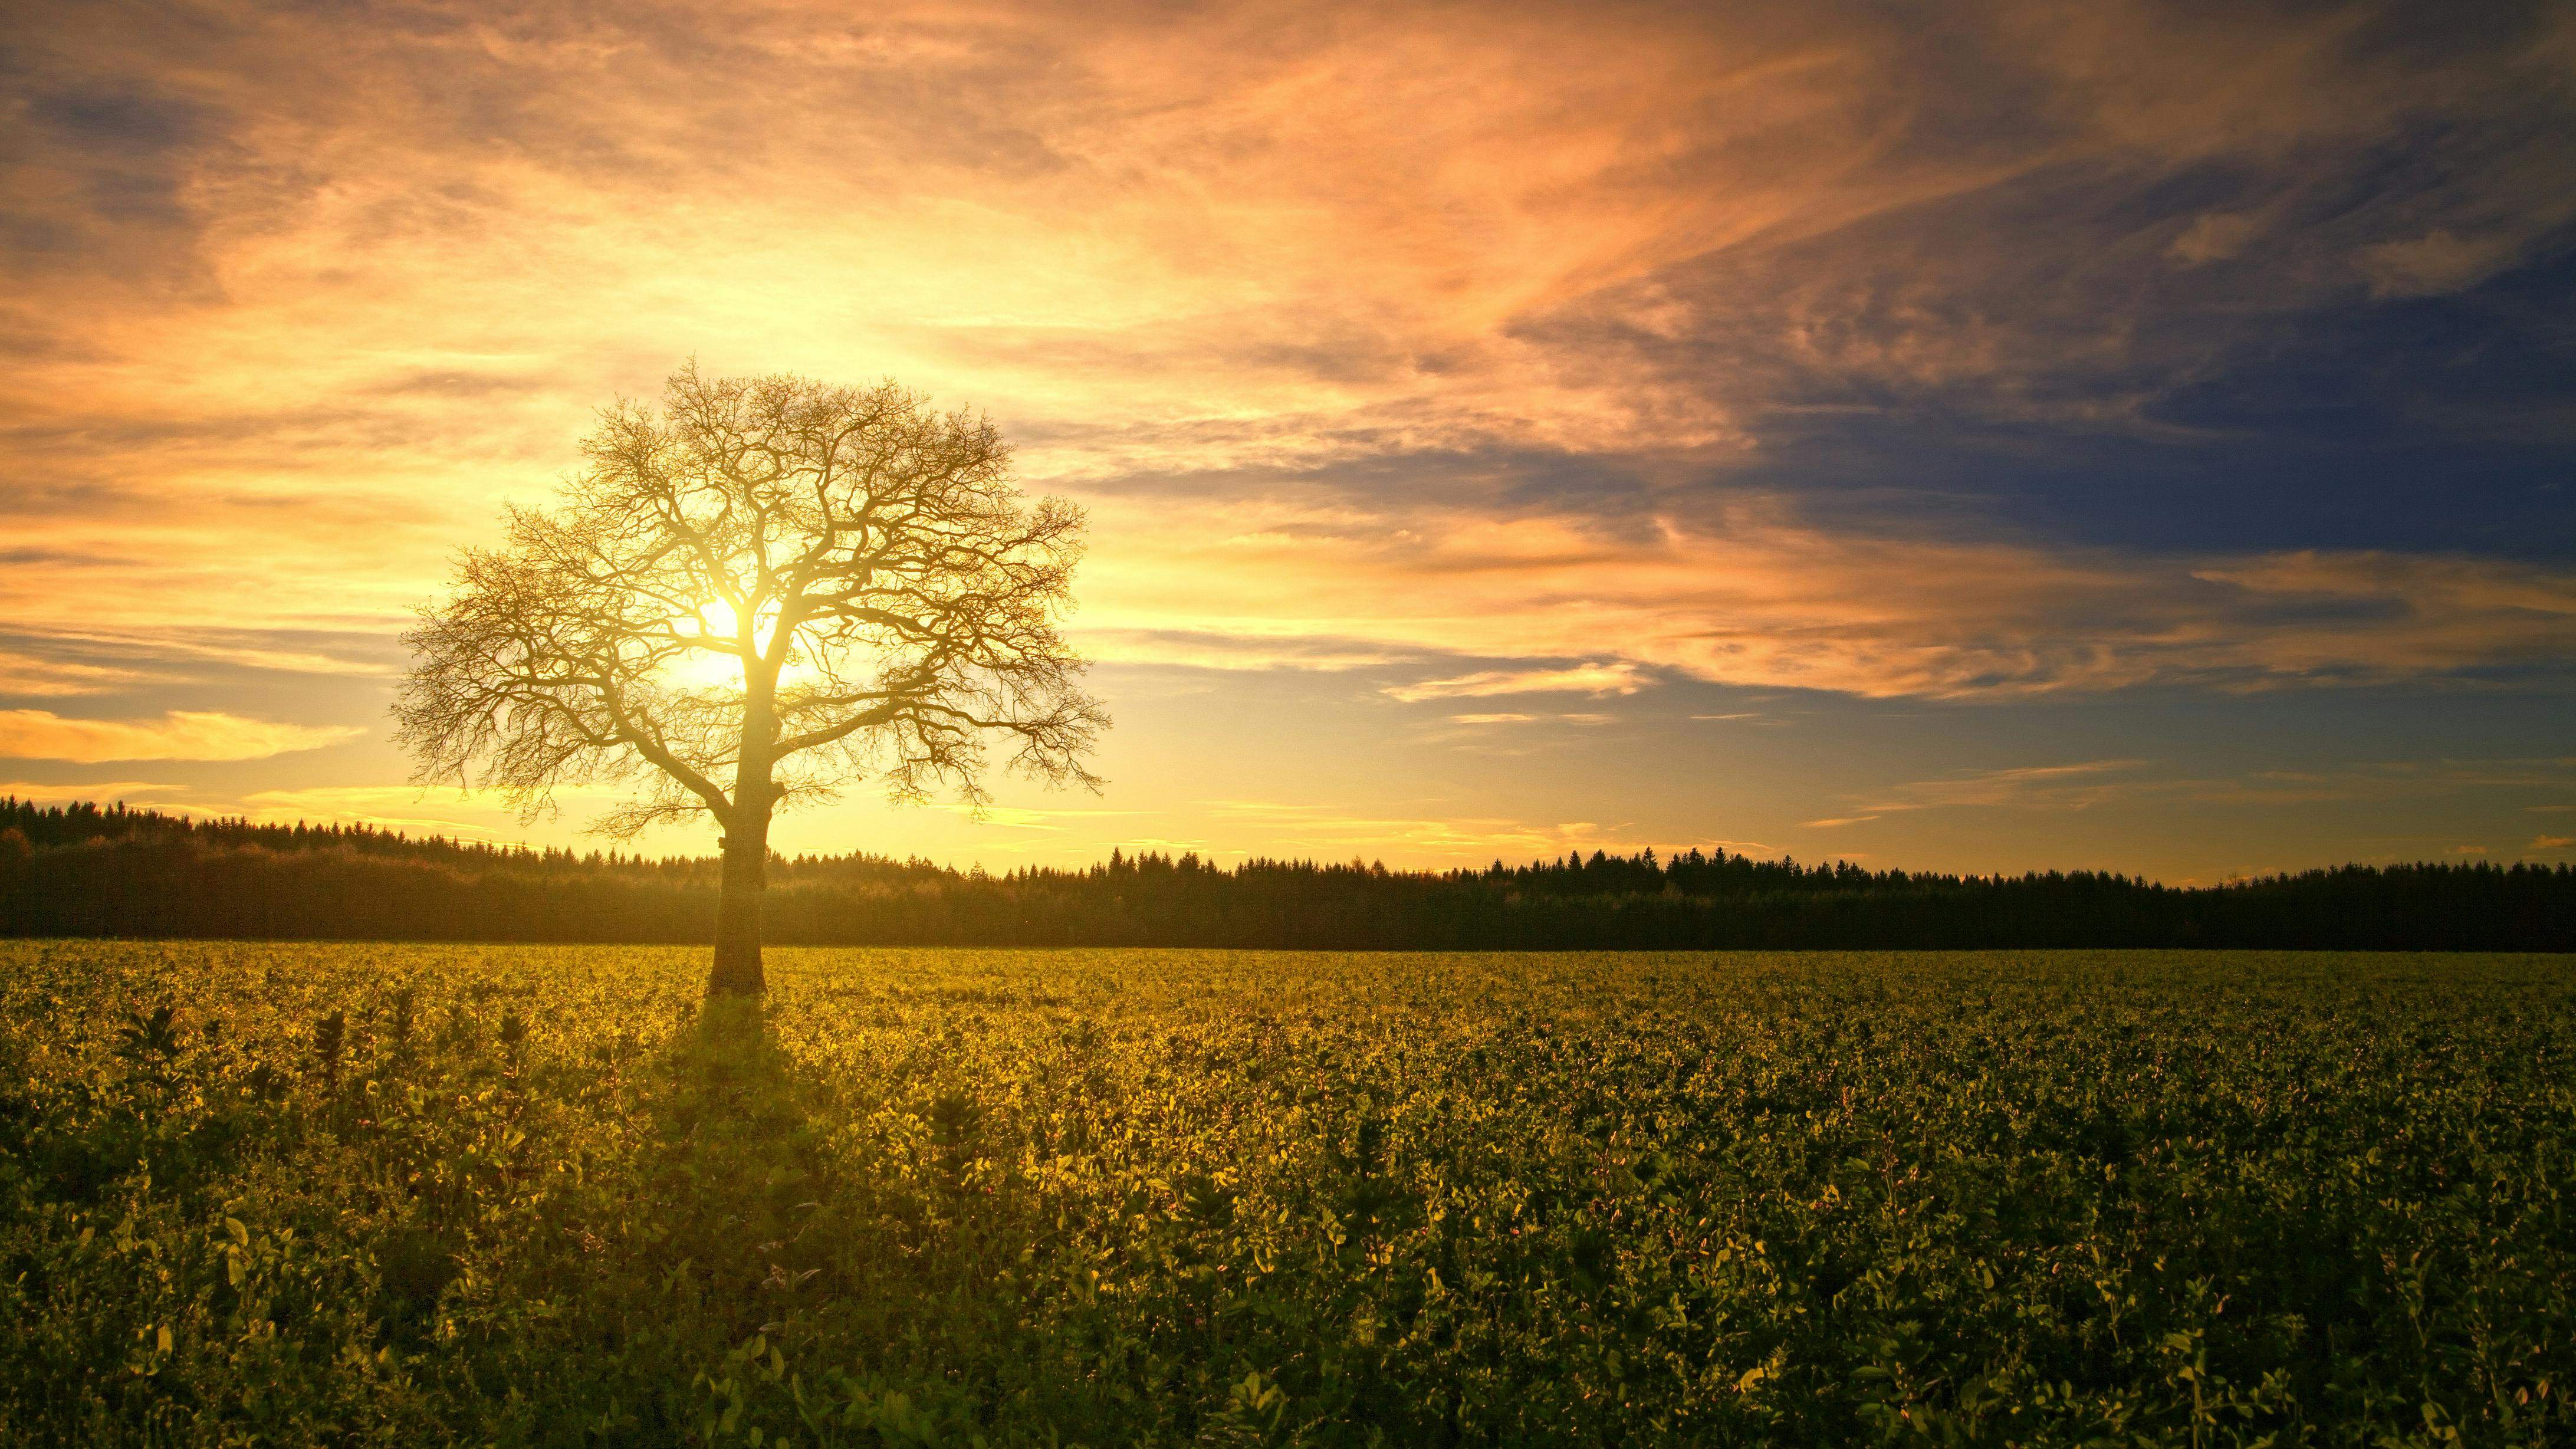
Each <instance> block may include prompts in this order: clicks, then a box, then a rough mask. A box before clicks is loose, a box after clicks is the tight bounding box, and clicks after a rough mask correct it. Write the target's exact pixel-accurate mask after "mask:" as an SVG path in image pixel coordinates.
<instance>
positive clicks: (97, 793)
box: [0, 780, 187, 809]
mask: <svg viewBox="0 0 2576 1449" xmlns="http://www.w3.org/2000/svg"><path fill="white" fill-rule="evenodd" d="M186 789H187V787H186V786H185V785H158V784H154V783H152V782H151V781H148V780H98V781H93V782H91V783H88V784H81V785H59V784H53V783H50V782H48V783H38V782H34V781H28V780H12V781H9V782H8V783H6V784H0V795H8V796H15V797H16V798H18V799H20V800H33V801H37V802H38V803H40V804H47V805H62V804H69V803H72V802H74V801H79V800H87V801H92V802H95V803H107V802H112V801H117V800H132V799H138V798H140V797H143V796H147V795H176V794H179V793H181V792H183V791H185V790H186ZM155 803H159V802H155ZM161 808H164V809H167V808H169V807H168V806H167V805H166V804H162V805H161Z"/></svg>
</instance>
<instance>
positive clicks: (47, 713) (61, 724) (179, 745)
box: [0, 709, 366, 765]
mask: <svg viewBox="0 0 2576 1449" xmlns="http://www.w3.org/2000/svg"><path fill="white" fill-rule="evenodd" d="M365 733H366V731H365V730H364V729H360V728H357V727H355V726H350V725H300V724H281V723H276V722H272V721H269V720H257V719H245V718H243V717H242V716H240V715H232V714H221V713H216V712H212V711H203V710H172V711H170V712H169V713H168V714H165V715H163V716H162V717H161V718H159V719H157V720H104V719H64V718H63V717H61V716H60V715H57V714H55V713H53V712H52V711H51V710H42V709H10V710H0V759H13V760H68V761H71V762H72V763H74V764H82V765H92V764H98V763H100V762H103V761H107V760H264V759H267V758H268V757H270V756H271V755H283V754H290V753H292V752H294V751H297V750H314V749H320V748H321V747H322V746H324V745H335V744H338V743H340V742H341V741H343V740H350V739H355V738H357V737H358V736H360V735H363V734H365Z"/></svg>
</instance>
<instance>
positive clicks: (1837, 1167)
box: [0, 942, 2576, 1446]
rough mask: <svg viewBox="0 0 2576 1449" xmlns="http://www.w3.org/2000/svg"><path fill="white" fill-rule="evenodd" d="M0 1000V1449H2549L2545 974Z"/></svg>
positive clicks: (599, 954) (25, 977) (1649, 971)
mask: <svg viewBox="0 0 2576 1449" xmlns="http://www.w3.org/2000/svg"><path fill="white" fill-rule="evenodd" d="M704 970H705V963H704V953H703V952H702V951H691V950H677V949H668V950H666V949H626V948H615V949H609V948H579V947H563V948H545V947H525V946H521V947H506V948H472V947H406V946H313V945H252V944H232V945H190V944H160V943H144V944H131V943H101V942H79V943H65V942H53V943H48V942H33V943H28V942H19V943H8V944H5V945H0V1442H9V1443H27V1444H49V1443H74V1442H82V1443H112V1442H154V1443H171V1442H176V1443H217V1442H237V1443H260V1444H302V1443H326V1442H327V1443H332V1444H356V1443H367V1442H382V1443H389V1444H406V1445H409V1444H430V1443H442V1442H472V1443H498V1444H519V1443H533V1444H565V1445H571V1444H587V1443H702V1444H710V1445H714V1444H724V1445H734V1444H743V1445H775V1444H780V1443H790V1444H834V1445H874V1444H880V1443H882V1444H892V1445H909V1444H976V1443H981V1444H986V1445H996V1446H998V1445H1006V1444H1011V1445H1039V1444H1044V1445H1063V1444H1071V1443H1077V1442H1078V1443H1084V1444H1089V1445H1094V1446H1109V1445H1127V1444H1162V1445H1182V1444H1284V1443H1313V1444H1343V1443H1351V1444H1358V1443H1385V1444H1436V1443H1495V1444H1505V1443H1512V1444H1557V1443H1564V1444H1578V1443H1604V1444H1607V1443H1626V1444H1642V1443H1662V1442H1671V1443H1744V1444H1753V1443H1777V1444H1817V1445H1824V1444H1850V1443H1865V1442H1885V1443H1907V1444H1913V1443H1921V1444H1935V1443H1939V1444H1947V1443H1964V1442H1979V1443H2010V1444H2104V1445H2112V1444H2117V1445H2146V1444H2174V1445H2193V1446H2203V1445H2229V1444H2261V1443H2270V1444H2276V1445H2291V1444H2350V1445H2395V1444H2441V1443H2470V1444H2532V1445H2538V1444H2550V1443H2566V1442H2571V1441H2576V1411H2571V1410H2570V1408H2569V1406H2568V1394H2569V1392H2570V1388H2571V1383H2570V1380H2571V1379H2576V1219H2572V1218H2571V1216H2570V1202H2569V1196H2570V1192H2571V1189H2576V961H2571V960H2570V959H2569V958H2565V957H2554V958H2553V957H2475V956H2450V957H2398V956H2333V955H2308V956H2297V955H2252V954H2204V955H2184V954H2173V955H2163V954H2154V953H2099V954H2082V953H2063V954H2012V955H1973V954H1966V955H1830V954H1809V955H1777V956H1755V955H1746V956H1723V957H1717V958H1714V959H1712V958H1711V957H1709V956H1707V955H1706V954H1704V953H1703V954H1694V955H1689V956H1678V955H1674V956H1649V955H1627V956H1614V955H1566V956H1402V955H1377V956H1370V955H1329V954H1310V955H1262V954H1253V953H1224V952H1181V951H1174V952H1085V951H1062V952H999V951H997V952H965V951H909V952H907V951H858V950H851V951H778V952H773V954H772V959H771V967H770V970H771V977H772V981H773V984H774V989H773V991H772V995H771V997H770V999H769V1001H768V1003H767V1005H766V1007H765V1008H764V1009H745V1010H738V1011H719V1012H712V1013H708V1014H705V1015H702V1014H701V1012H700V1007H699V999H698V990H699V985H700V982H701V980H702V979H703V973H704Z"/></svg>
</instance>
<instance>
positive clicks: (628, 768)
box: [394, 363, 1108, 993]
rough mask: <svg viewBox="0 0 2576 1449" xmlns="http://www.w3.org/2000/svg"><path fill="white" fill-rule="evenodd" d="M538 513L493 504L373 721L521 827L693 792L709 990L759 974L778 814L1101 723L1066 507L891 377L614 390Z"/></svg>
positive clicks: (741, 987) (1051, 766)
mask: <svg viewBox="0 0 2576 1449" xmlns="http://www.w3.org/2000/svg"><path fill="white" fill-rule="evenodd" d="M582 451H583V454H584V456H585V458H586V459H587V460H588V462H587V466H586V467H585V468H583V469H582V471H581V472H580V473H578V474H577V475H575V476H574V477H573V478H572V479H571V480H570V481H569V482H568V483H566V485H565V487H564V491H563V497H562V499H561V502H560V504H559V506H557V507H555V508H552V509H528V508H518V507H512V508H510V509H509V510H508V540H507V542H506V543H505V544H504V545H503V546H501V547H499V548H496V549H469V550H467V551H466V552H465V553H464V554H463V555H462V556H461V557H460V559H459V562H458V564H457V569H456V577H455V583H454V586H453V589H452V592H451V594H450V596H449V597H448V598H446V599H445V600H443V601H440V602H436V603H433V604H430V605H428V606H426V607H424V608H423V609H422V611H421V619H422V624H421V627H420V628H418V629H416V630H414V631H413V632H412V633H411V634H410V635H408V636H407V638H408V642H409V643H410V644H411V645H412V647H413V649H414V651H415V652H416V654H417V656H418V658H417V662H416V664H415V666H414V668H413V670H412V673H411V675H410V677H409V678H408V680H407V681H406V682H405V684H404V686H403V688H402V691H401V694H400V696H399V698H398V700H397V702H396V704H395V707H394V712H395V714H396V716H397V717H398V719H399V720H400V729H399V732H398V737H399V738H400V740H401V741H402V743H403V744H404V746H405V747H406V748H408V749H409V750H410V751H411V752H412V754H413V756H414V758H415V759H416V760H417V761H418V762H419V766H420V768H419V772H418V774H417V775H416V776H415V777H414V778H415V779H416V780H418V781H420V782H422V783H444V784H454V785H457V786H459V787H472V786H483V787H489V788H495V789H498V790H499V791H501V792H502V794H503V795H504V797H505V798H506V799H508V800H510V801H511V802H512V803H513V804H515V805H516V806H518V808H519V810H520V812H521V819H522V821H523V822H524V821H526V820H532V819H534V818H536V816H537V815H539V814H540V813H542V812H545V811H547V810H550V809H551V808H553V804H554V799H553V796H554V791H555V790H556V789H557V788H558V787H560V786H566V785H590V784H611V785H632V786H637V787H638V788H637V791H636V793H635V794H634V796H633V797H632V798H631V799H629V800H628V801H627V803H625V804H624V805H622V806H621V807H619V808H618V809H617V810H615V811H614V812H613V813H611V814H610V815H609V816H608V817H607V818H606V819H604V820H602V821H601V822H600V823H599V824H598V825H597V826H595V827H593V828H594V829H597V830H600V831H602V832H604V833H607V834H610V835H615V836H632V835H634V834H635V833H636V832H638V831H640V830H642V829H643V828H644V827H646V826H648V825H651V824H654V823H657V822H661V821H667V820H675V819H683V818H686V817H689V816H692V815H695V814H697V813H699V812H701V811H703V812H705V813H706V814H708V815H711V816H713V817H714V818H715V821H716V824H717V826H718V828H719V829H720V830H722V832H723V835H724V872H723V883H722V887H721V890H720V892H719V905H718V907H717V912H716V945H715V962H714V967H713V970H712V972H711V974H710V977H709V982H708V989H709V991H710V992H714V993H756V992H759V991H761V990H762V989H763V985H764V983H763V978H762V972H761V959H760V897H761V891H762V889H763V885H764V868H765V865H766V863H767V860H768V855H769V824H770V818H771V814H772V812H773V811H774V810H775V809H776V808H777V807H778V806H780V805H782V804H796V803H803V802H809V801H815V800H822V799H828V798H830V797H831V796H832V795H833V794H835V793H836V791H837V789H838V788H839V787H841V786H844V785H847V784H849V783H851V782H853V781H855V780H858V779H862V778H866V777H870V776H873V777H874V778H875V779H876V780H878V781H879V782H880V783H881V784H882V785H883V787H884V788H885V790H886V791H887V793H888V794H889V795H890V796H891V797H893V798H894V799H896V800H898V801H903V802H909V803H918V802H920V801H923V800H926V799H927V798H929V796H930V795H931V793H932V792H933V791H934V790H936V789H938V788H940V787H943V786H945V787H948V788H951V789H953V790H955V791H956V792H957V793H958V794H959V795H960V796H961V797H962V798H963V799H965V800H966V801H967V802H969V803H970V804H975V805H980V804H981V803H982V802H983V801H984V799H985V798H986V796H985V790H984V785H983V776H984V772H985V767H986V765H987V763H988V756H987V753H986V741H987V739H988V738H994V737H1000V738H1007V739H1008V740H1009V741H1010V742H1011V743H1012V745H1013V746H1014V751H1013V755H1012V759H1011V761H1010V763H1011V764H1012V765H1014V766H1015V767H1017V768H1019V769H1020V770H1022V771H1023V772H1025V773H1028V774H1030V775H1033V776H1035V777H1038V778H1041V779H1044V780H1046V781H1048V782H1050V783H1054V784H1063V783H1065V782H1068V781H1070V782H1075V783H1080V784H1083V785H1086V786H1091V787H1094V788H1096V787H1097V786H1098V784H1099V781H1098V780H1097V779H1096V778H1095V777H1093V776H1092V775H1091V773H1090V772H1089V771H1088V770H1086V769H1085V768H1084V765H1083V760H1084V757H1085V755H1086V754H1087V753H1088V752H1089V751H1090V749H1091V747H1092V745H1093V743H1094V742H1095V740H1096V738H1097V736H1098V735H1099V732H1100V731H1101V730H1102V729H1104V728H1106V727H1107V725H1108V719H1107V717H1106V716H1105V715H1104V714H1103V713H1102V712H1101V710H1100V707H1099V704H1098V703H1097V701H1095V700H1093V699H1092V698H1091V697H1090V696H1089V695H1086V694H1084V693H1083V692H1082V691H1081V690H1080V689H1079V688H1078V687H1077V680H1078V678H1079V676H1080V673H1081V671H1082V669H1083V668H1084V664H1083V661H1081V660H1080V659H1078V658H1076V657H1075V656H1074V655H1073V653H1072V652H1071V651H1070V649H1068V647H1067V646H1066V644H1065V642H1064V640H1063V638H1062V637H1061V636H1060V635H1059V634H1058V633H1057V632H1056V627H1055V624H1056V620H1057V618H1058V617H1059V616H1060V614H1061V613H1062V612H1063V611H1065V610H1067V609H1068V608H1070V607H1071V604H1072V587H1071V586H1072V579H1073V568H1074V564H1075V562H1076V560H1077V559H1078V558H1079V556H1080V553H1081V536H1082V514H1081V512H1080V510H1078V509H1076V508H1074V507H1073V506H1072V505H1070V504H1068V503H1065V502H1063V501H1061V500H1058V499H1053V498H1047V499H1039V500H1036V501H1035V502H1033V503H1032V502H1030V501H1028V500H1025V499H1024V498H1023V497H1022V496H1021V494H1020V492H1019V490H1018V489H1017V488H1015V487H1013V486H1012V484H1011V481H1010V468H1009V461H1010V454H1009V449H1008V448H1007V446H1006V445H1005V444H1004V443H1003V442H1002V440H1001V437H1000V435H999V434H998V433H997V432H996V431H995V430H994V428H993V426H992V424H991V423H990V422H988V421H986V420H985V419H983V418H980V417H976V416H973V415H970V414H968V413H965V412H954V413H938V412H934V411H932V410H930V408H929V407H928V406H927V405H926V403H925V401H924V400H923V399H922V398H921V397H919V396H917V395H915V394H913V393H911V392H909V391H906V390H905V389H903V388H901V387H898V386H896V385H895V384H894V383H892V382H887V383H885V384H882V385H880V386H878V387H874V388H869V389H864V390H861V389H851V388H840V387H830V386H825V385H823V384H820V383H815V382H810V381H806V380H804V379H801V378H796V377H789V376H773V377H762V378H754V379H749V380H717V379H708V378H703V377H700V376H699V375H698V371H697V368H696V365H695V364H694V363H692V364H691V365H689V366H687V367H685V368H683V369H681V370H680V371H679V372H677V373H675V374H673V376H672V377H671V379H670V382H669V386H668V388H667V390H666V393H665V395H664V402H663V407H662V410H661V411H660V412H659V413H658V414H657V413H656V412H655V411H654V410H652V409H651V408H649V407H646V406H643V405H640V404H636V403H628V402H621V403H619V404H618V405H617V406H615V407H613V408H610V409H608V410H606V411H604V412H603V413H602V414H601V417H600V424H599V427H598V428H597V429H596V430H595V431H594V432H592V434H591V435H590V436H589V438H588V439H586V440H585V441H584V443H583V446H582Z"/></svg>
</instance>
